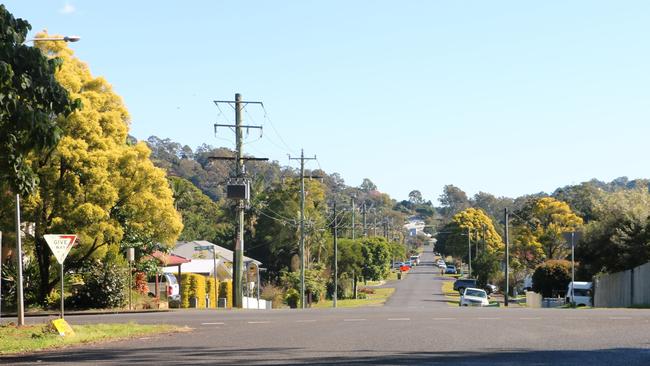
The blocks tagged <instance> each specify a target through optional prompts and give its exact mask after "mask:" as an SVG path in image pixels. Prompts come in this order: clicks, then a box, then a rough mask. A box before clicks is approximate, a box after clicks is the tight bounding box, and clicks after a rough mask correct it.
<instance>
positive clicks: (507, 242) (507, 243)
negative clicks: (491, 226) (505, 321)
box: [503, 208, 510, 306]
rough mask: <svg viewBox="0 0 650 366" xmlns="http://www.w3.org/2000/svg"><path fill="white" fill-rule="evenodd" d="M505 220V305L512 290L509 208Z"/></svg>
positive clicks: (504, 212)
mask: <svg viewBox="0 0 650 366" xmlns="http://www.w3.org/2000/svg"><path fill="white" fill-rule="evenodd" d="M503 219H504V220H503V221H504V222H505V225H506V230H505V237H506V259H505V262H506V268H505V275H506V288H505V291H504V292H503V305H504V306H508V295H509V294H508V293H509V292H510V283H509V281H510V280H509V278H508V265H509V264H510V252H509V250H510V248H509V247H510V238H509V237H508V221H509V214H508V209H507V208H506V209H504V210H503Z"/></svg>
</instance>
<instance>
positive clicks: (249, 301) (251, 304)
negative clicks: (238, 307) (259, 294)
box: [243, 296, 271, 310]
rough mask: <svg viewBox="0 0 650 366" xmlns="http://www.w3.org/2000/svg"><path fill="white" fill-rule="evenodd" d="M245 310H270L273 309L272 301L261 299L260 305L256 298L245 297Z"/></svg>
mask: <svg viewBox="0 0 650 366" xmlns="http://www.w3.org/2000/svg"><path fill="white" fill-rule="evenodd" d="M243 308H244V309H259V310H264V309H270V308H271V301H266V300H263V299H260V301H259V303H258V302H257V299H256V298H254V297H246V296H244V298H243Z"/></svg>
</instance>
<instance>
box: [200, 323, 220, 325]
mask: <svg viewBox="0 0 650 366" xmlns="http://www.w3.org/2000/svg"><path fill="white" fill-rule="evenodd" d="M223 324H224V323H201V325H223Z"/></svg>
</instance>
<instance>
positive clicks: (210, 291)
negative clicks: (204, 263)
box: [205, 277, 219, 308]
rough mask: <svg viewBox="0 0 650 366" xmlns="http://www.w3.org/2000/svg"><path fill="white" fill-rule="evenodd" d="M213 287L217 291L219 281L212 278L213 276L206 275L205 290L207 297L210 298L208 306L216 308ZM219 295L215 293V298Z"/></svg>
mask: <svg viewBox="0 0 650 366" xmlns="http://www.w3.org/2000/svg"><path fill="white" fill-rule="evenodd" d="M215 288H216V289H217V291H219V281H216V282H215V280H214V277H208V278H207V280H206V289H205V291H206V292H207V294H208V298H209V299H210V307H211V308H216V307H217V299H216V298H215V296H214V295H215V293H214V290H215ZM218 297H219V294H218V293H217V298H218Z"/></svg>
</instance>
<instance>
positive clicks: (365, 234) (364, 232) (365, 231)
mask: <svg viewBox="0 0 650 366" xmlns="http://www.w3.org/2000/svg"><path fill="white" fill-rule="evenodd" d="M361 212H362V213H363V236H364V237H366V236H368V227H367V226H366V203H365V202H364V203H363V211H361Z"/></svg>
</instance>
